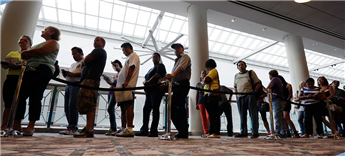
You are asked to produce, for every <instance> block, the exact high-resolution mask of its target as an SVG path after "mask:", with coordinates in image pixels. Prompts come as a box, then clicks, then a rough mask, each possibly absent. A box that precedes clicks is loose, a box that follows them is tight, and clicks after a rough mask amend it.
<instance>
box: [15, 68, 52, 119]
mask: <svg viewBox="0 0 345 156" xmlns="http://www.w3.org/2000/svg"><path fill="white" fill-rule="evenodd" d="M36 70H37V71H26V72H25V73H24V77H23V82H22V86H21V89H20V94H19V96H20V97H19V104H18V108H17V113H16V120H20V119H24V114H25V110H26V99H27V98H29V121H37V120H39V119H40V115H41V108H42V103H41V100H42V97H43V93H44V90H45V89H46V87H47V85H48V83H49V81H50V77H48V76H46V75H44V74H41V73H39V72H38V71H40V72H42V73H45V74H49V75H52V71H51V70H50V68H49V67H48V66H46V65H39V66H38V67H37V68H36Z"/></svg>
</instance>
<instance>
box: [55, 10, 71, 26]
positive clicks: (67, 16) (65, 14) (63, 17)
mask: <svg viewBox="0 0 345 156" xmlns="http://www.w3.org/2000/svg"><path fill="white" fill-rule="evenodd" d="M58 12H59V22H63V23H68V24H71V12H70V11H65V10H60V9H59V10H58Z"/></svg>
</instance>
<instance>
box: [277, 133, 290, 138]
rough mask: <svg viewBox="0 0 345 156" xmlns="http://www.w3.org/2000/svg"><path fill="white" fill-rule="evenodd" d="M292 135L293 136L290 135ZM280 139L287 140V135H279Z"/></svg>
mask: <svg viewBox="0 0 345 156" xmlns="http://www.w3.org/2000/svg"><path fill="white" fill-rule="evenodd" d="M290 135H291V134H290ZM278 136H279V137H280V138H287V136H286V134H279V135H278Z"/></svg>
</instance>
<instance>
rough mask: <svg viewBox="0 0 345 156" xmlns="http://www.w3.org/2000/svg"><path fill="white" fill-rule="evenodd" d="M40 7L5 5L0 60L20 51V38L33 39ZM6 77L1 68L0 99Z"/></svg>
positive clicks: (23, 3) (16, 3)
mask: <svg viewBox="0 0 345 156" xmlns="http://www.w3.org/2000/svg"><path fill="white" fill-rule="evenodd" d="M41 6H42V0H35V1H22V0H14V1H11V2H9V3H6V7H5V9H4V12H3V14H2V18H1V52H0V53H1V58H0V59H1V60H4V58H5V57H6V56H7V54H8V53H9V52H11V51H17V50H20V47H19V46H18V40H19V37H20V36H22V35H28V36H30V37H31V38H32V37H33V35H34V32H35V29H36V24H37V19H38V15H39V12H40V10H41ZM6 75H7V70H5V69H2V68H1V89H0V94H1V97H2V87H3V83H4V81H5V79H6ZM0 101H1V114H2V109H3V108H4V102H3V99H2V98H1V100H0ZM1 118H2V116H1Z"/></svg>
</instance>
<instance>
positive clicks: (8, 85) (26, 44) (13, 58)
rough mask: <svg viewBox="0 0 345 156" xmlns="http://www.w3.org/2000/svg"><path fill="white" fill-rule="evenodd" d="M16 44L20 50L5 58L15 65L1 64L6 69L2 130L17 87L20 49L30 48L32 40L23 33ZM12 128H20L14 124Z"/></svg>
mask: <svg viewBox="0 0 345 156" xmlns="http://www.w3.org/2000/svg"><path fill="white" fill-rule="evenodd" d="M18 45H19V47H20V51H13V52H10V53H9V54H8V55H7V56H6V58H5V61H6V62H10V63H16V64H17V65H13V64H11V65H1V67H2V68H4V69H8V73H7V77H6V80H5V82H4V86H3V88H2V89H3V90H2V98H3V100H4V102H5V109H4V112H3V114H2V124H1V130H4V129H5V128H6V126H7V120H8V117H9V114H10V110H11V107H12V101H13V96H14V92H15V91H16V88H17V83H18V77H19V73H20V69H21V66H20V63H21V62H22V57H21V53H22V51H24V50H28V49H30V48H31V45H32V40H31V38H30V37H29V36H26V35H23V36H21V37H20V38H19V41H18ZM13 128H14V129H17V130H20V127H18V125H14V127H13ZM18 128H19V129H18Z"/></svg>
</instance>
